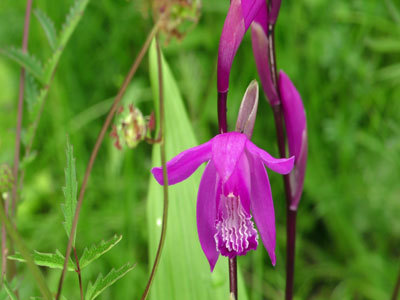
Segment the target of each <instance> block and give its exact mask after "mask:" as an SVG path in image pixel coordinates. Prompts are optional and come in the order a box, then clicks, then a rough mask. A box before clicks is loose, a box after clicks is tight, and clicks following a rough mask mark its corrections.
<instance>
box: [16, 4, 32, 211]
mask: <svg viewBox="0 0 400 300" xmlns="http://www.w3.org/2000/svg"><path fill="white" fill-rule="evenodd" d="M31 12H32V0H28V1H26V11H25V22H24V34H23V38H22V52H24V53H26V51H27V50H28V36H29V23H30V20H31ZM24 87H25V68H22V69H21V76H20V79H19V95H18V115H17V132H16V137H15V152H14V166H13V176H14V185H13V189H12V206H11V207H12V209H11V211H12V215H13V216H14V215H15V208H16V203H17V188H18V184H17V182H18V169H19V156H20V148H21V127H22V113H23V109H24Z"/></svg>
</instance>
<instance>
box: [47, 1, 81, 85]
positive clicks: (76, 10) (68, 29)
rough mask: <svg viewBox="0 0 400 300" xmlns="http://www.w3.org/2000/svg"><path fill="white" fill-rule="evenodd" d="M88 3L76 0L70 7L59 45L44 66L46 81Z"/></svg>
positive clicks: (51, 74)
mask: <svg viewBox="0 0 400 300" xmlns="http://www.w3.org/2000/svg"><path fill="white" fill-rule="evenodd" d="M88 3H89V0H76V1H75V2H74V4H73V5H72V6H71V8H70V9H69V12H68V15H67V17H66V19H65V22H64V24H63V25H62V28H61V32H60V35H59V37H58V43H57V47H56V49H55V51H54V52H53V54H52V56H51V57H50V59H49V60H48V61H47V63H46V65H45V67H44V78H45V81H46V82H49V81H50V80H51V77H52V76H53V73H54V71H55V69H56V67H57V64H58V61H59V60H60V57H61V54H62V51H63V50H64V48H65V46H66V45H67V43H68V41H69V39H70V37H71V35H72V33H73V32H74V30H75V28H76V26H78V24H79V21H80V20H81V18H82V16H83V14H84V12H85V9H86V6H87V5H88Z"/></svg>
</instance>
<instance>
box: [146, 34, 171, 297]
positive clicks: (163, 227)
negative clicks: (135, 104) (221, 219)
mask: <svg viewBox="0 0 400 300" xmlns="http://www.w3.org/2000/svg"><path fill="white" fill-rule="evenodd" d="M156 48H157V66H158V92H159V97H158V99H159V102H160V103H159V105H160V137H161V143H160V152H161V165H162V169H163V180H164V185H163V196H164V207H163V219H162V225H161V236H160V241H159V243H158V249H157V253H156V257H155V259H154V264H153V268H152V269H151V273H150V277H149V280H148V281H147V285H146V288H145V290H144V292H143V295H142V298H141V299H142V300H144V299H146V298H147V295H148V294H149V291H150V288H151V285H152V283H153V280H154V276H155V274H156V272H157V268H158V264H159V262H160V258H161V253H162V250H163V248H164V243H165V236H166V234H167V221H168V176H167V161H166V158H165V109H164V91H163V73H162V60H161V50H160V45H159V42H158V39H157V38H156Z"/></svg>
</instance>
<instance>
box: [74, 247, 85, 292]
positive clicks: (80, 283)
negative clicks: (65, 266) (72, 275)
mask: <svg viewBox="0 0 400 300" xmlns="http://www.w3.org/2000/svg"><path fill="white" fill-rule="evenodd" d="M73 250H74V256H75V262H76V270H75V271H76V274H78V281H79V292H80V293H81V300H83V288H82V276H81V268H80V266H79V258H78V255H77V253H76V248H75V247H73Z"/></svg>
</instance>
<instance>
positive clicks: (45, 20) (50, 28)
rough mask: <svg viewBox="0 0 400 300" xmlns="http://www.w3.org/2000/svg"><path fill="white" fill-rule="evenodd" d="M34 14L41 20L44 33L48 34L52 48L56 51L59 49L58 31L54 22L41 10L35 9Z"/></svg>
mask: <svg viewBox="0 0 400 300" xmlns="http://www.w3.org/2000/svg"><path fill="white" fill-rule="evenodd" d="M34 14H35V16H36V18H37V19H38V20H39V23H40V25H42V28H43V30H44V32H45V33H46V36H47V40H48V41H49V44H50V47H51V48H52V49H53V50H55V49H56V47H57V31H56V27H55V26H54V23H53V21H52V20H51V19H50V17H49V16H47V15H46V13H45V12H43V11H41V10H40V9H35V10H34Z"/></svg>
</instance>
